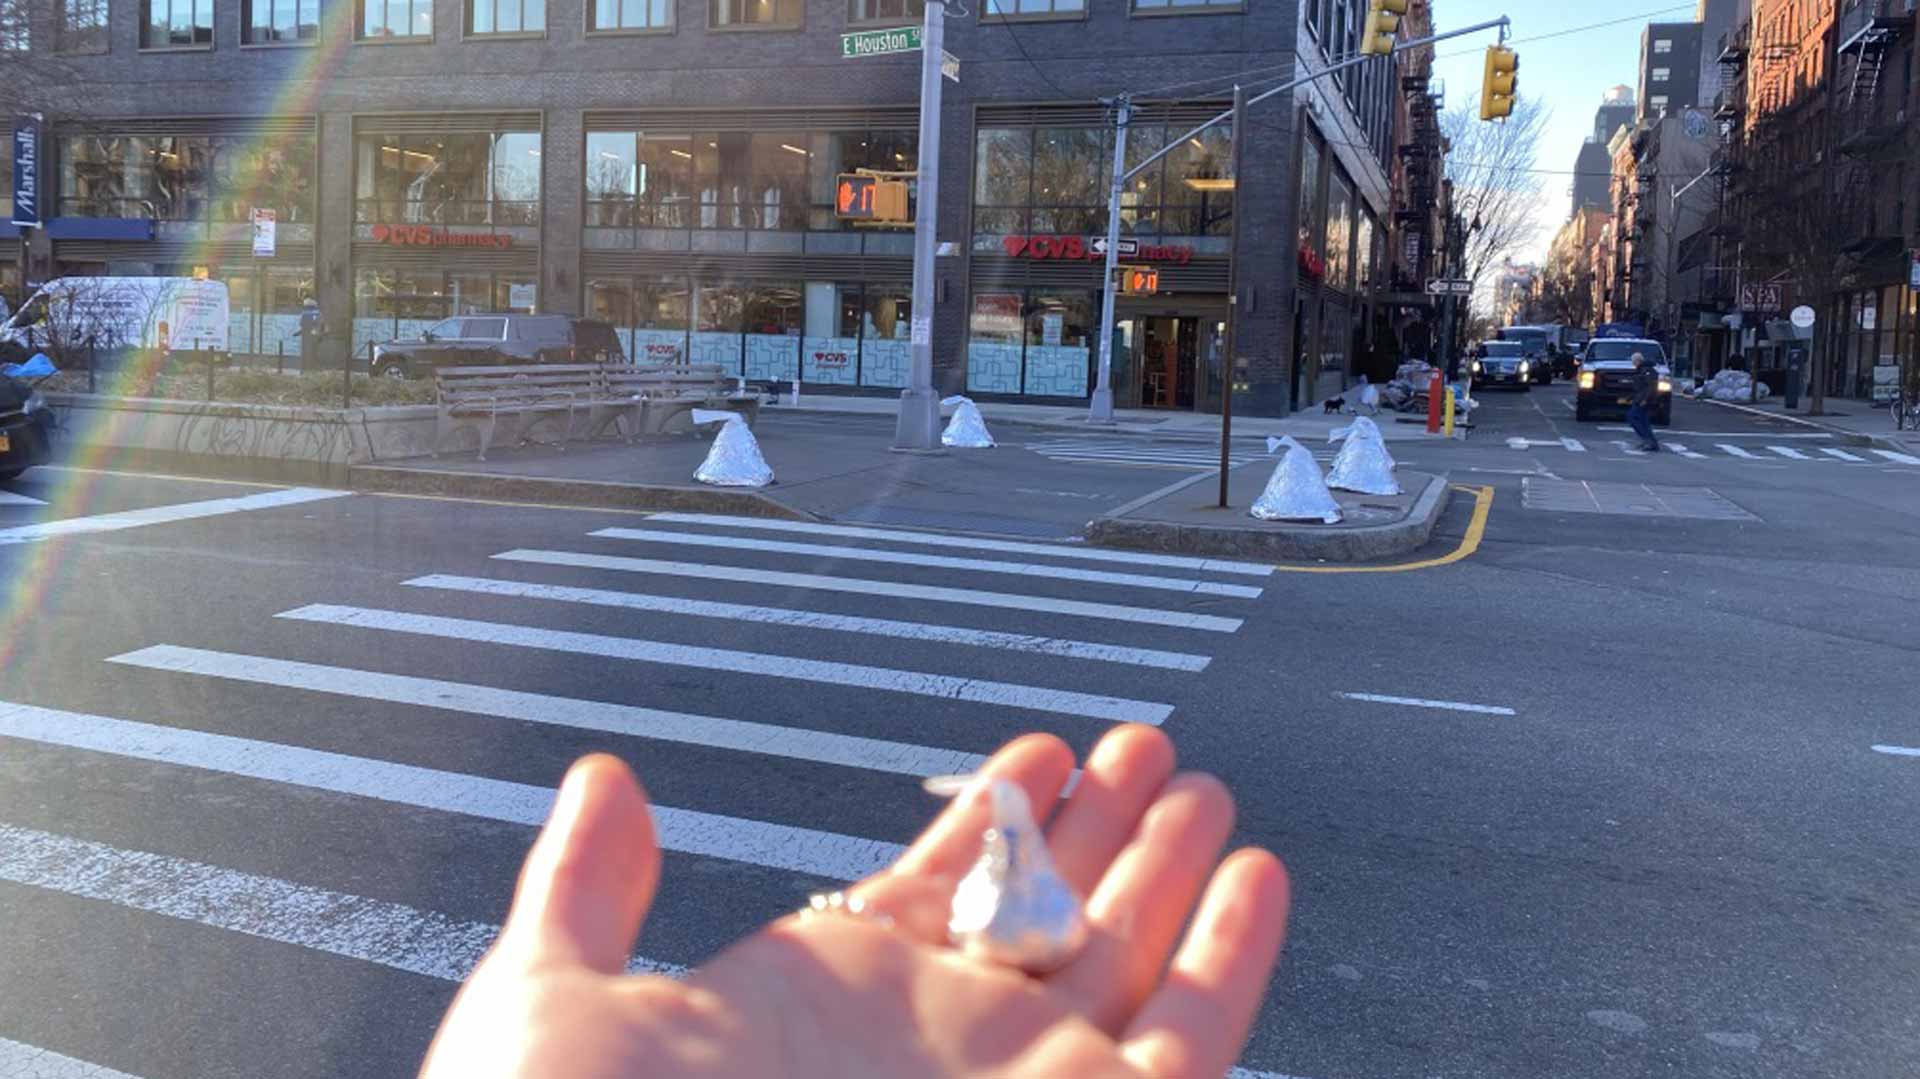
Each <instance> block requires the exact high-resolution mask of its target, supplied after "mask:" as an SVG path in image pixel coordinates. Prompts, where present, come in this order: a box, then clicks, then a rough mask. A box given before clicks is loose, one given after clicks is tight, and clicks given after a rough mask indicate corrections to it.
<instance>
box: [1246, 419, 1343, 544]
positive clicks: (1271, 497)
mask: <svg viewBox="0 0 1920 1079" xmlns="http://www.w3.org/2000/svg"><path fill="white" fill-rule="evenodd" d="M1282 448H1284V449H1285V450H1286V451H1287V452H1286V455H1285V456H1283V457H1281V458H1280V464H1279V465H1278V466H1277V467H1275V468H1274V470H1273V477H1272V478H1271V479H1269V480H1267V488H1266V490H1264V491H1262V492H1260V497H1259V498H1257V499H1254V502H1253V508H1252V509H1250V510H1248V511H1247V512H1249V513H1250V514H1252V515H1253V516H1255V517H1258V518H1259V519H1260V520H1262V521H1319V522H1321V523H1322V524H1330V525H1331V524H1339V523H1340V503H1338V502H1335V501H1334V500H1333V492H1332V491H1329V490H1327V480H1326V477H1324V476H1322V475H1321V474H1320V462H1318V461H1316V460H1314V459H1313V453H1312V452H1311V451H1310V450H1308V449H1307V448H1306V447H1305V446H1302V445H1301V444H1300V443H1298V442H1295V441H1294V440H1293V439H1292V438H1291V437H1289V438H1270V439H1268V440H1267V452H1269V453H1275V452H1278V451H1279V450H1281V449H1282Z"/></svg>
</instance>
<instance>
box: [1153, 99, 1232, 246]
mask: <svg viewBox="0 0 1920 1079" xmlns="http://www.w3.org/2000/svg"><path fill="white" fill-rule="evenodd" d="M1170 134H1178V133H1177V132H1172V133H1170ZM1164 199H1165V203H1166V209H1165V211H1164V212H1163V213H1162V215H1161V229H1162V231H1164V232H1166V233H1168V234H1171V235H1178V236H1225V235H1227V233H1228V232H1229V231H1230V230H1231V229H1232V227H1233V132H1232V130H1230V129H1229V128H1227V127H1224V126H1222V127H1210V128H1208V129H1207V130H1205V131H1202V132H1201V133H1200V134H1198V135H1194V136H1191V137H1189V138H1188V139H1186V140H1185V141H1184V142H1182V143H1181V144H1180V145H1179V146H1176V147H1175V148H1174V150H1173V152H1172V153H1170V154H1168V155H1167V156H1166V194H1165V196H1164Z"/></svg>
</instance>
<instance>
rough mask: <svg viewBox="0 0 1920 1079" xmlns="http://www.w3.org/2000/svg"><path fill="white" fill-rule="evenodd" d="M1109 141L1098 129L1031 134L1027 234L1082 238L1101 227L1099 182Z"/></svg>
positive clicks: (1102, 188) (1102, 212)
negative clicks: (1030, 228)
mask: <svg viewBox="0 0 1920 1079" xmlns="http://www.w3.org/2000/svg"><path fill="white" fill-rule="evenodd" d="M1111 141H1112V137H1111V136H1110V135H1108V134H1106V133H1105V132H1102V131H1101V130H1100V129H1098V128H1050V129H1043V130H1040V131H1036V132H1034V135H1033V146H1034V152H1033V207H1034V210H1033V231H1034V232H1035V233H1041V234H1046V235H1057V236H1070V235H1085V234H1088V233H1092V232H1097V231H1100V230H1103V229H1105V228H1106V219H1107V214H1106V209H1105V203H1106V200H1105V198H1104V197H1103V195H1104V191H1105V184H1103V183H1102V182H1101V181H1102V179H1103V178H1104V177H1106V176H1107V175H1108V174H1109V173H1110V172H1111V171H1112V169H1111V168H1110V166H1109V165H1108V163H1107V154H1108V152H1109V150H1108V145H1109V144H1110V143H1111Z"/></svg>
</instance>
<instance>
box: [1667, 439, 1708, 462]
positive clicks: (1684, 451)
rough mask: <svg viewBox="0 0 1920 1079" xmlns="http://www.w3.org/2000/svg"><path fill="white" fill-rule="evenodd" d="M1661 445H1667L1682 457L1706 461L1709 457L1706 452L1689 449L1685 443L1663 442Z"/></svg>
mask: <svg viewBox="0 0 1920 1079" xmlns="http://www.w3.org/2000/svg"><path fill="white" fill-rule="evenodd" d="M1660 445H1662V446H1664V447H1666V448H1667V449H1670V450H1672V451H1673V452H1675V453H1677V454H1679V455H1680V456H1682V457H1691V458H1693V459H1694V460H1696V461H1704V460H1706V459H1707V455H1706V454H1704V453H1695V452H1693V451H1692V450H1690V449H1688V448H1687V447H1686V446H1685V445H1684V444H1682V443H1679V442H1662V443H1660Z"/></svg>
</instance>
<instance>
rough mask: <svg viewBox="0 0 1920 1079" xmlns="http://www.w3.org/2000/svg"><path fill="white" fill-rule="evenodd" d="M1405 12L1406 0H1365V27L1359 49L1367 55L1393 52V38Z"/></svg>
mask: <svg viewBox="0 0 1920 1079" xmlns="http://www.w3.org/2000/svg"><path fill="white" fill-rule="evenodd" d="M1406 13H1407V0H1367V27H1366V31H1365V32H1364V33H1362V34H1361V35H1360V51H1361V52H1362V53H1363V54H1365V55H1367V56H1386V55H1387V54H1389V53H1391V52H1393V39H1394V37H1395V35H1397V34H1398V33H1399V32H1400V20H1401V18H1402V17H1403V16H1405V15H1406Z"/></svg>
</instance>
